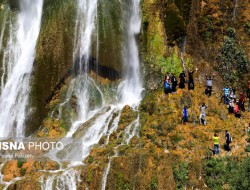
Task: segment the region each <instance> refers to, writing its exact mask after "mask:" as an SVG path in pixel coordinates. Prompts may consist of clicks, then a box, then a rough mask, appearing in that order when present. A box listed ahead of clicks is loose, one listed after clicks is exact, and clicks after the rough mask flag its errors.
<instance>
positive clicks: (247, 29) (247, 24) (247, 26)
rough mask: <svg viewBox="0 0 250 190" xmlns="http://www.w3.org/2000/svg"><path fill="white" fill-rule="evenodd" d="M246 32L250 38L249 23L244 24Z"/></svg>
mask: <svg viewBox="0 0 250 190" xmlns="http://www.w3.org/2000/svg"><path fill="white" fill-rule="evenodd" d="M244 30H245V32H246V33H247V35H249V36H250V24H249V23H246V24H244Z"/></svg>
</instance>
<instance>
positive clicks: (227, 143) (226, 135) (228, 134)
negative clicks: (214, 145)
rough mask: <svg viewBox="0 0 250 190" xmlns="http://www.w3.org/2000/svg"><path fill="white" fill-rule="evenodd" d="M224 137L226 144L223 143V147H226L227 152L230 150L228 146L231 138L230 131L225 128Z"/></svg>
mask: <svg viewBox="0 0 250 190" xmlns="http://www.w3.org/2000/svg"><path fill="white" fill-rule="evenodd" d="M225 138H226V145H225V149H226V151H228V152H229V151H230V150H231V148H230V146H229V144H230V143H231V141H232V138H231V136H230V133H229V132H228V130H226V133H225Z"/></svg>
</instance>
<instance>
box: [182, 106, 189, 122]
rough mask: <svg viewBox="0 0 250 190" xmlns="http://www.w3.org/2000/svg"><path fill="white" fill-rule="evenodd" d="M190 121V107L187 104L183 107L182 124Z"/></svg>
mask: <svg viewBox="0 0 250 190" xmlns="http://www.w3.org/2000/svg"><path fill="white" fill-rule="evenodd" d="M186 122H188V109H187V107H186V106H184V107H183V109H182V124H184V125H185V124H186Z"/></svg>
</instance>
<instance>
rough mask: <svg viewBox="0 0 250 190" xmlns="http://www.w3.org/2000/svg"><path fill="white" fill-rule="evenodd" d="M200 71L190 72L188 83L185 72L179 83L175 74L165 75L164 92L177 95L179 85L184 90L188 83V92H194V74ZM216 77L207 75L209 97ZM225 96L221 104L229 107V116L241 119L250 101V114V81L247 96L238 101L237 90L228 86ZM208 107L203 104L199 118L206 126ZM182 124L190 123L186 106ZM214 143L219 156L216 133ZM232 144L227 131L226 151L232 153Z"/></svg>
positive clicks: (242, 95)
mask: <svg viewBox="0 0 250 190" xmlns="http://www.w3.org/2000/svg"><path fill="white" fill-rule="evenodd" d="M197 70H198V69H197V68H196V69H195V70H194V71H190V70H189V71H188V81H186V75H185V72H184V71H183V72H181V73H180V75H179V81H180V82H178V80H177V78H176V76H175V74H171V75H170V74H169V73H167V74H166V75H165V79H164V92H165V94H166V95H168V94H169V93H176V89H177V86H178V83H179V88H180V89H184V88H185V84H186V83H188V90H194V87H195V83H194V78H193V74H194V72H195V71H197ZM214 77H215V74H213V75H212V76H209V75H207V74H206V88H205V94H206V95H207V96H211V95H212V90H213V89H212V86H213V79H214ZM223 92H224V94H223V96H222V97H221V102H222V101H223V102H224V104H226V105H227V108H228V113H229V114H234V115H235V117H237V118H241V112H245V111H246V110H245V102H246V100H247V99H248V101H249V102H248V111H249V112H250V81H248V86H247V92H246V96H245V94H244V93H243V92H240V93H239V97H238V99H237V96H236V88H235V87H229V86H228V85H227V86H225V88H224V89H223ZM207 107H208V106H207V105H206V104H205V103H202V105H201V106H199V108H200V116H199V123H200V124H201V125H206V124H207V120H206V109H207ZM181 121H182V124H186V122H188V108H187V106H184V107H183V109H182V120H181ZM213 141H214V149H213V152H214V154H219V152H220V149H219V136H218V135H217V134H216V133H215V134H214V136H213ZM231 142H232V137H231V135H230V133H229V132H228V131H227V130H226V132H225V150H226V151H230V150H231V148H230V146H229V144H230V143H231Z"/></svg>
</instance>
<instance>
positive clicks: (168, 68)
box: [160, 51, 183, 76]
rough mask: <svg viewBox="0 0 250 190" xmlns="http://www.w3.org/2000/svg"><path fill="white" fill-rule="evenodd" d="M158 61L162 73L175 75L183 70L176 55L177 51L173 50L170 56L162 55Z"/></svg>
mask: <svg viewBox="0 0 250 190" xmlns="http://www.w3.org/2000/svg"><path fill="white" fill-rule="evenodd" d="M160 63H161V64H160V65H161V68H162V71H161V72H162V73H163V74H165V73H174V74H175V75H176V76H178V75H179V74H180V73H181V72H182V70H183V67H182V62H181V59H180V58H179V56H178V55H177V51H174V53H173V54H172V56H171V57H167V58H164V57H162V58H161V60H160Z"/></svg>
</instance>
